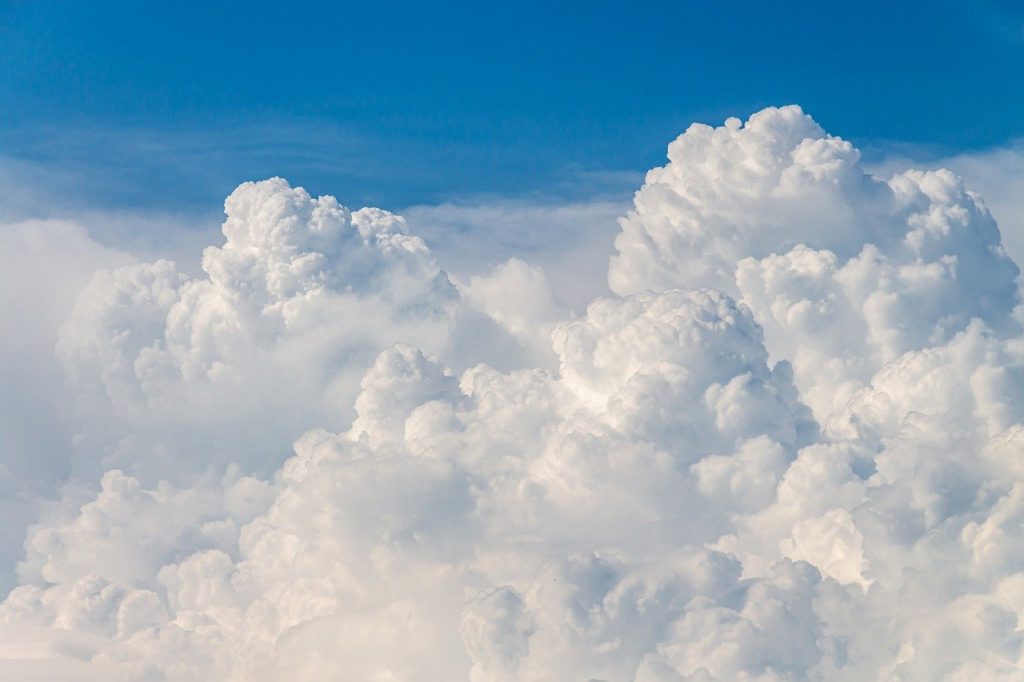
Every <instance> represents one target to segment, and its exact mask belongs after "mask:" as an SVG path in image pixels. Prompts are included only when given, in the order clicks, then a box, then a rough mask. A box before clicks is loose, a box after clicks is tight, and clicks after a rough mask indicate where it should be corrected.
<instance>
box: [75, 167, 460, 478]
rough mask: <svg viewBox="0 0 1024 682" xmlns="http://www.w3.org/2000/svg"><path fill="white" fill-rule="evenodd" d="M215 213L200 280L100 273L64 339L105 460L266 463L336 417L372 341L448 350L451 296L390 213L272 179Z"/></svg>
mask: <svg viewBox="0 0 1024 682" xmlns="http://www.w3.org/2000/svg"><path fill="white" fill-rule="evenodd" d="M225 213H226V215H227V219H226V221H225V222H224V227H223V231H224V236H225V243H224V244H223V245H222V246H219V247H215V246H211V247H209V248H207V249H206V250H205V252H204V254H203V260H202V269H203V272H204V274H205V276H204V277H201V278H197V279H191V278H188V277H186V276H185V275H183V274H181V273H180V272H179V271H178V269H177V268H176V266H175V265H174V264H173V263H170V262H167V261H158V262H155V263H145V264H139V265H132V266H127V267H124V268H120V269H117V270H113V271H105V272H101V273H99V274H98V275H97V276H96V277H95V278H94V280H93V282H92V283H91V284H90V285H89V286H88V287H87V288H86V289H85V291H84V292H83V293H82V294H81V296H80V298H79V302H78V305H77V306H76V307H75V309H74V311H73V312H72V314H71V316H70V317H69V319H68V320H67V322H66V323H65V324H64V326H63V328H62V330H61V335H60V339H59V342H58V345H57V350H58V355H59V356H60V358H61V360H62V362H63V363H64V365H65V367H66V368H67V371H68V374H69V375H70V376H71V377H72V379H73V381H74V382H75V384H76V388H77V392H78V393H79V395H80V396H81V400H80V401H79V402H80V405H81V407H82V412H83V414H84V416H85V417H87V418H88V419H89V420H90V421H91V422H92V424H91V426H90V428H89V431H88V433H87V438H88V441H86V442H88V443H89V445H90V448H91V450H92V451H93V452H95V453H97V454H96V455H95V457H96V458H97V459H101V460H102V461H104V462H105V464H106V466H126V467H140V466H141V467H149V468H150V469H151V470H152V472H153V475H160V476H170V475H173V472H174V471H181V469H182V462H181V460H182V458H188V457H191V458H193V460H194V461H199V462H208V461H215V462H230V461H242V462H245V463H247V464H249V465H250V466H261V465H262V466H267V465H268V464H269V465H275V466H276V464H277V463H279V461H280V455H279V453H280V452H281V451H282V450H283V449H284V448H286V447H287V444H288V443H289V442H290V441H291V440H292V439H293V438H294V436H295V434H296V433H298V432H301V431H302V430H303V429H305V428H309V427H312V426H315V425H318V424H328V425H329V424H337V425H340V424H343V423H344V420H345V419H346V418H347V417H348V416H349V415H350V414H351V400H352V398H353V397H354V395H355V393H356V391H357V390H358V382H359V378H360V376H361V374H362V372H363V371H364V370H365V368H366V367H367V366H368V365H369V364H370V363H371V362H372V360H373V358H374V356H375V355H376V354H377V353H378V352H379V351H380V349H381V348H383V347H385V346H387V345H389V344H391V343H394V342H396V341H415V342H416V343H417V344H419V345H421V346H422V347H424V348H425V349H427V350H429V351H431V352H440V351H441V350H443V349H444V347H445V345H446V344H447V343H448V340H449V336H450V333H449V332H450V328H451V327H452V326H453V325H454V320H455V317H456V305H457V300H458V294H457V292H456V290H455V288H454V286H453V285H452V284H451V283H450V282H449V281H448V278H447V277H446V275H445V274H444V273H443V272H442V271H441V270H440V269H439V268H438V266H437V264H436V262H435V261H434V259H433V257H432V256H431V254H430V251H429V250H428V249H427V247H426V245H425V244H424V243H423V241H422V240H421V239H419V238H418V237H415V236H412V235H410V234H408V233H407V231H406V229H405V225H404V222H403V220H402V219H401V218H400V217H398V216H395V215H393V214H390V213H387V212H386V211H381V210H378V209H363V210H360V211H356V212H355V213H351V212H350V211H349V210H348V209H346V208H345V207H343V206H341V205H340V204H338V202H337V201H336V200H335V199H334V198H333V197H320V198H319V199H313V198H312V197H310V196H309V195H308V194H307V193H306V192H305V190H303V189H301V188H297V189H293V188H291V187H289V186H288V184H287V183H286V182H285V181H283V180H280V179H273V180H268V181H265V182H260V183H246V184H243V185H241V186H240V187H239V188H238V189H237V190H235V191H234V192H233V193H232V194H231V196H229V197H228V199H227V201H226V202H225ZM183 432H187V434H183ZM183 451H184V452H183ZM168 459H170V460H171V461H167V460H168ZM187 470H191V468H188V469H187Z"/></svg>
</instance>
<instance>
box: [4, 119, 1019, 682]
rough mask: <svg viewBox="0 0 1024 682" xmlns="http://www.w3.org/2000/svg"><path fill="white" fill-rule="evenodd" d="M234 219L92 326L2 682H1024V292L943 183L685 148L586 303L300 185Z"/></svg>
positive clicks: (787, 131)
mask: <svg viewBox="0 0 1024 682" xmlns="http://www.w3.org/2000/svg"><path fill="white" fill-rule="evenodd" d="M226 209H227V216H228V217H227V221H226V223H225V226H224V233H225V237H226V243H225V244H224V245H223V246H222V247H217V248H213V247H211V248H210V249H208V250H207V252H206V254H205V256H204V259H203V270H204V272H205V275H204V276H203V277H200V278H198V279H189V278H186V277H184V276H182V275H181V274H179V273H178V271H177V270H176V269H175V267H174V266H173V265H171V264H169V263H156V264H149V265H133V266H127V267H124V268H122V269H119V270H114V271H110V272H106V273H101V274H98V275H97V276H96V277H95V278H94V280H93V282H92V284H90V285H89V287H88V288H87V289H86V290H85V292H84V293H83V294H82V295H81V297H80V298H79V303H78V305H77V307H76V309H75V311H74V312H73V314H72V315H71V317H70V319H69V320H68V321H67V322H66V323H65V325H64V327H63V332H62V335H61V340H60V343H59V346H58V352H59V354H60V357H61V359H62V361H63V362H64V364H65V366H66V368H67V371H68V373H69V375H70V376H71V377H72V378H73V379H74V385H75V386H76V391H77V394H78V398H79V399H80V401H81V403H82V407H81V422H82V423H81V436H80V438H79V439H78V441H76V444H77V445H76V447H79V448H81V449H82V451H83V453H84V454H85V455H88V457H86V460H87V461H88V462H91V468H90V467H84V468H83V469H82V470H81V472H80V473H79V474H78V475H77V478H76V479H75V481H76V482H77V483H76V485H75V486H69V489H68V493H67V494H66V496H65V498H66V499H65V501H64V503H63V504H59V505H56V508H54V509H53V510H51V511H50V512H49V513H47V514H46V515H44V516H43V517H42V518H40V520H39V522H38V523H36V524H34V525H33V526H32V527H31V528H30V529H29V532H28V539H27V541H26V543H25V555H24V560H23V561H22V562H21V563H20V564H19V569H18V570H19V576H20V582H21V585H19V586H18V587H16V588H15V589H14V590H13V591H12V592H11V593H10V595H9V596H8V597H7V599H6V601H4V602H3V604H2V605H0V622H2V623H4V625H0V635H2V636H0V641H2V642H3V643H4V644H3V646H2V648H0V654H2V655H3V657H4V658H3V660H2V661H0V676H3V675H14V676H18V675H21V676H22V677H25V678H26V679H27V678H31V679H54V680H58V679H96V680H101V679H102V680H112V679H113V680H117V679H124V680H168V681H177V680H233V681H238V682H242V681H246V682H248V681H261V680H262V681H267V682H270V681H279V680H325V679H329V680H378V681H384V680H390V681H398V680H406V681H418V680H425V679H431V680H433V679H438V680H470V681H472V682H520V681H535V682H548V681H550V682H564V681H565V680H606V681H608V682H612V681H628V680H635V681H637V682H681V681H684V680H687V681H693V682H696V681H704V682H706V681H711V680H720V681H723V682H725V681H733V680H747V681H751V682H753V681H754V680H757V681H768V680H808V679H809V680H850V681H854V680H857V681H859V680H892V681H895V680H905V681H908V680H936V679H950V680H963V681H967V680H971V681H974V680H997V679H998V680H1003V679H1017V678H1022V679H1024V635H1022V634H1021V633H1022V632H1024V620H1021V619H1022V618H1024V560H1022V559H1021V557H1022V556H1024V523H1022V522H1024V336H1022V335H1021V328H1020V324H1019V321H1018V318H1017V316H1016V315H1015V308H1016V306H1017V305H1018V290H1017V283H1016V278H1017V275H1018V270H1017V268H1016V266H1015V265H1014V264H1013V262H1012V261H1010V260H1009V259H1008V257H1007V256H1006V254H1005V252H1004V250H1003V249H1002V247H1001V245H1000V236H999V231H998V228H997V227H996V224H995V223H994V221H993V220H992V218H991V216H990V215H989V214H988V212H987V211H986V209H985V208H984V205H983V204H982V203H981V201H980V199H979V198H978V197H976V196H975V195H973V194H972V193H970V192H969V191H967V190H966V189H965V188H964V187H963V186H962V183H961V182H960V180H959V179H958V178H956V177H955V176H953V175H952V174H950V173H948V172H944V171H940V172H934V173H922V172H917V171H908V172H906V173H903V174H900V175H896V176H894V177H892V178H889V179H879V178H875V177H872V176H870V175H868V174H866V173H865V172H864V171H863V170H862V169H861V167H860V166H859V165H858V155H857V152H856V150H855V149H853V147H852V146H851V145H850V144H849V143H847V142H845V141H843V140H841V139H839V138H835V137H831V136H829V135H827V134H826V133H825V132H824V131H822V130H821V129H820V128H819V127H818V126H817V125H816V124H815V123H814V121H812V120H811V119H810V118H809V117H807V116H806V115H804V114H803V113H802V112H801V111H800V110H799V109H798V108H796V107H787V108H783V109H768V110H765V111H762V112H760V113H758V114H755V115H754V116H753V117H751V119H750V120H749V121H747V122H746V123H745V124H744V123H741V122H740V121H738V120H735V119H730V120H729V121H727V122H726V124H725V125H724V126H723V127H721V128H711V127H707V126H699V125H695V126H693V127H691V128H690V129H689V130H688V131H687V132H686V133H684V134H683V135H682V136H680V137H679V138H678V139H677V140H676V141H675V142H673V143H672V144H671V145H670V147H669V163H668V165H666V166H665V167H663V168H659V169H655V170H653V171H651V172H650V173H649V174H648V176H647V180H646V182H645V184H644V186H643V187H642V188H641V189H640V190H639V191H638V192H637V194H636V199H635V208H634V210H633V211H631V212H630V213H629V215H627V216H626V217H625V218H623V220H622V232H621V234H620V235H619V237H618V238H617V240H616V250H617V252H616V255H615V256H614V257H613V259H612V262H611V264H610V269H609V282H610V285H611V287H612V289H613V291H614V292H615V294H616V296H615V297H612V298H605V299H598V300H595V301H593V302H592V303H591V304H590V305H589V306H588V307H587V309H586V310H585V311H584V312H582V313H581V314H579V315H576V316H570V315H567V314H565V313H564V312H562V308H561V306H560V305H559V304H558V302H557V300H556V299H555V298H554V297H552V295H551V293H550V291H549V289H548V287H547V284H546V279H545V276H544V273H543V272H542V271H540V270H539V269H537V268H534V267H531V266H530V265H528V264H526V263H523V262H521V261H510V262H509V263H506V264H504V265H500V266H498V267H497V268H495V270H494V271H493V272H492V274H490V275H487V276H481V277H476V278H473V279H472V280H470V281H469V282H468V283H467V284H466V285H465V286H461V287H460V286H456V285H454V284H452V283H451V282H450V280H449V278H448V277H447V276H446V275H445V273H444V272H442V271H441V270H440V269H439V268H438V266H437V264H436V263H435V261H434V259H433V258H432V257H431V256H430V253H429V251H428V250H427V248H426V246H425V245H424V244H423V242H422V241H420V240H419V239H418V238H416V237H414V236H411V235H409V234H407V232H406V230H405V229H404V227H403V223H402V221H401V219H400V218H397V217H396V216H392V215H390V214H386V213H384V212H381V211H376V210H370V209H363V210H362V211H357V212H355V213H352V214H350V213H349V212H348V211H347V210H346V209H344V208H343V207H341V206H340V205H338V204H337V202H336V201H334V199H332V198H329V197H323V198H320V199H315V200H314V199H312V198H311V197H309V196H308V195H307V194H306V193H305V192H304V191H302V190H300V189H292V188H290V187H288V185H286V184H285V183H284V182H283V181H280V180H272V181H268V182H265V183H257V184H246V185H243V186H242V187H240V188H239V189H238V190H236V192H235V193H234V194H233V195H232V196H231V197H229V199H228V202H227V205H226ZM559 317H562V318H567V319H561V320H559V319H558V318H559ZM541 337H547V338H548V340H549V348H550V350H548V349H547V348H541V344H540V341H539V339H540V338H541ZM496 349H498V350H496ZM531 363H532V366H531ZM499 365H501V366H502V367H501V368H497V367H498V366H499ZM360 376H361V379H360V378H359V377H360ZM313 418H315V419H319V420H321V421H320V424H321V425H322V426H326V427H329V428H310V427H311V426H313V425H312V424H307V423H305V422H306V421H307V420H309V419H313ZM339 421H341V422H344V423H342V424H341V425H340V426H333V425H332V424H333V423H337V422H339ZM288 430H292V433H290V434H289V436H288V437H290V438H292V439H293V440H294V447H293V454H292V455H291V456H290V457H289V458H287V459H286V460H285V459H284V458H283V454H284V451H283V449H282V450H275V448H277V446H278V443H279V440H280V439H281V438H284V437H285V435H284V434H285V432H287V431H288ZM90 458H91V459H90ZM279 462H283V463H281V464H280V467H279V468H278V469H277V470H276V472H272V471H271V470H272V469H273V468H275V467H276V466H277V463H279ZM90 477H92V478H90ZM96 481H98V482H99V483H98V486H96V487H98V492H97V491H96V488H95V487H94V488H92V490H93V492H91V493H89V494H88V495H85V494H84V493H83V492H82V490H83V487H84V488H85V489H88V483H90V482H93V483H94V485H95V482H96Z"/></svg>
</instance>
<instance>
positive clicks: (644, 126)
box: [0, 0, 1024, 210]
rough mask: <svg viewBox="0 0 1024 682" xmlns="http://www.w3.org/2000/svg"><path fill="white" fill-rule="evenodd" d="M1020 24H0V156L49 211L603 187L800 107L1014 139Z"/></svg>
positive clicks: (1020, 101)
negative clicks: (58, 197) (49, 191)
mask: <svg viewBox="0 0 1024 682" xmlns="http://www.w3.org/2000/svg"><path fill="white" fill-rule="evenodd" d="M1022 27H1024V9H1022V6H1021V5H1020V3H1014V2H1005V1H1004V2H998V1H994V0H987V1H984V2H978V1H974V2H966V1H961V0H933V1H931V2H900V3H892V2H833V3H820V2H814V3H812V2H776V3H764V2H757V3H754V2H732V3H725V2H710V1H705V2H676V3H667V2H658V3H651V2H643V3H631V4H629V5H627V4H625V3H605V2H587V3H557V4H555V5H553V4H552V3H532V2H522V3H516V4H501V5H499V4H495V3H441V4H436V3H429V4H428V3H358V4H356V3H309V2H306V3H287V4H284V3H269V2H249V3H245V4H244V5H243V4H240V3H188V2H185V3H174V4H171V3H128V2H59V3H58V2H12V1H11V0H5V1H4V2H2V3H0V102H2V103H3V104H2V106H0V156H2V157H3V158H4V159H5V161H6V162H7V164H8V165H9V166H11V167H13V168H15V169H16V170H15V171H12V172H15V173H20V174H22V175H24V176H32V175H33V174H40V175H45V176H46V178H45V179H46V183H47V184H48V185H49V186H50V187H54V186H57V187H59V188H60V190H61V191H62V192H63V193H64V194H65V195H66V196H68V197H69V199H68V200H69V201H72V200H73V201H78V202H85V203H87V204H92V205H96V206H109V205H116V206H119V207H121V208H124V207H132V206H137V207H157V208H162V209H175V210H188V209H190V208H196V207H202V208H210V207H216V206H218V205H219V203H220V199H221V198H222V197H223V196H224V195H225V194H226V193H227V192H229V191H230V190H231V188H233V187H234V186H235V185H237V184H238V182H240V181H242V180H246V179H253V178H260V177H266V176H268V175H274V174H279V175H284V176H286V177H288V178H289V179H290V180H291V181H292V182H294V183H298V184H303V185H305V186H307V187H309V188H310V190H311V191H314V192H331V193H335V194H337V195H338V196H339V197H340V198H342V199H343V200H344V201H346V202H347V203H349V204H352V205H361V204H364V203H374V204H379V205H384V206H388V207H391V208H402V207H404V206H408V205H412V204H417V203H435V202H439V201H444V200H450V199H453V198H455V199H457V198H461V197H467V196H478V195H498V196H522V195H537V194H540V195H544V196H555V197H559V198H565V197H578V196H581V195H586V194H593V193H600V192H603V191H608V192H621V191H624V190H628V189H632V188H634V187H635V186H636V184H637V179H638V177H639V175H638V173H639V172H640V171H642V170H643V169H646V168H649V167H651V166H652V165H657V164H659V163H661V161H662V159H663V158H664V148H665V145H666V143H667V142H668V141H669V140H671V139H672V138H673V137H674V136H675V135H677V134H678V133H680V132H681V131H682V130H683V129H685V127H686V126H687V125H688V124H689V123H690V122H691V121H693V120H702V121H708V122H712V123H719V122H721V120H723V119H724V118H725V117H726V116H729V115H740V116H745V115H748V114H749V113H751V112H753V111H756V110H758V109H760V108H761V107H763V106H766V105H770V104H785V103H790V102H797V103H800V104H801V105H802V106H803V107H804V108H805V109H806V110H807V111H808V112H809V113H811V114H812V115H813V116H814V117H815V118H816V119H817V120H818V121H819V122H820V123H821V124H822V125H823V126H824V127H825V128H826V129H827V130H829V131H831V132H833V133H835V134H839V135H842V136H844V137H847V138H849V139H851V140H853V141H854V142H855V143H857V144H858V145H859V146H860V147H861V148H863V149H865V150H867V151H868V152H869V153H872V152H874V153H882V152H883V151H888V150H892V149H899V148H906V147H913V148H914V149H915V150H918V154H920V151H919V150H925V152H926V153H931V154H935V155H949V154H955V153H959V152H963V151H968V150H978V149H984V148H990V147H995V146H999V145H1003V144H1006V143H1008V142H1009V141H1011V140H1014V139H1015V138H1018V137H1020V136H1021V135H1024V89H1022V88H1021V87H1020V86H1021V84H1022V77H1024V28H1022Z"/></svg>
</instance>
